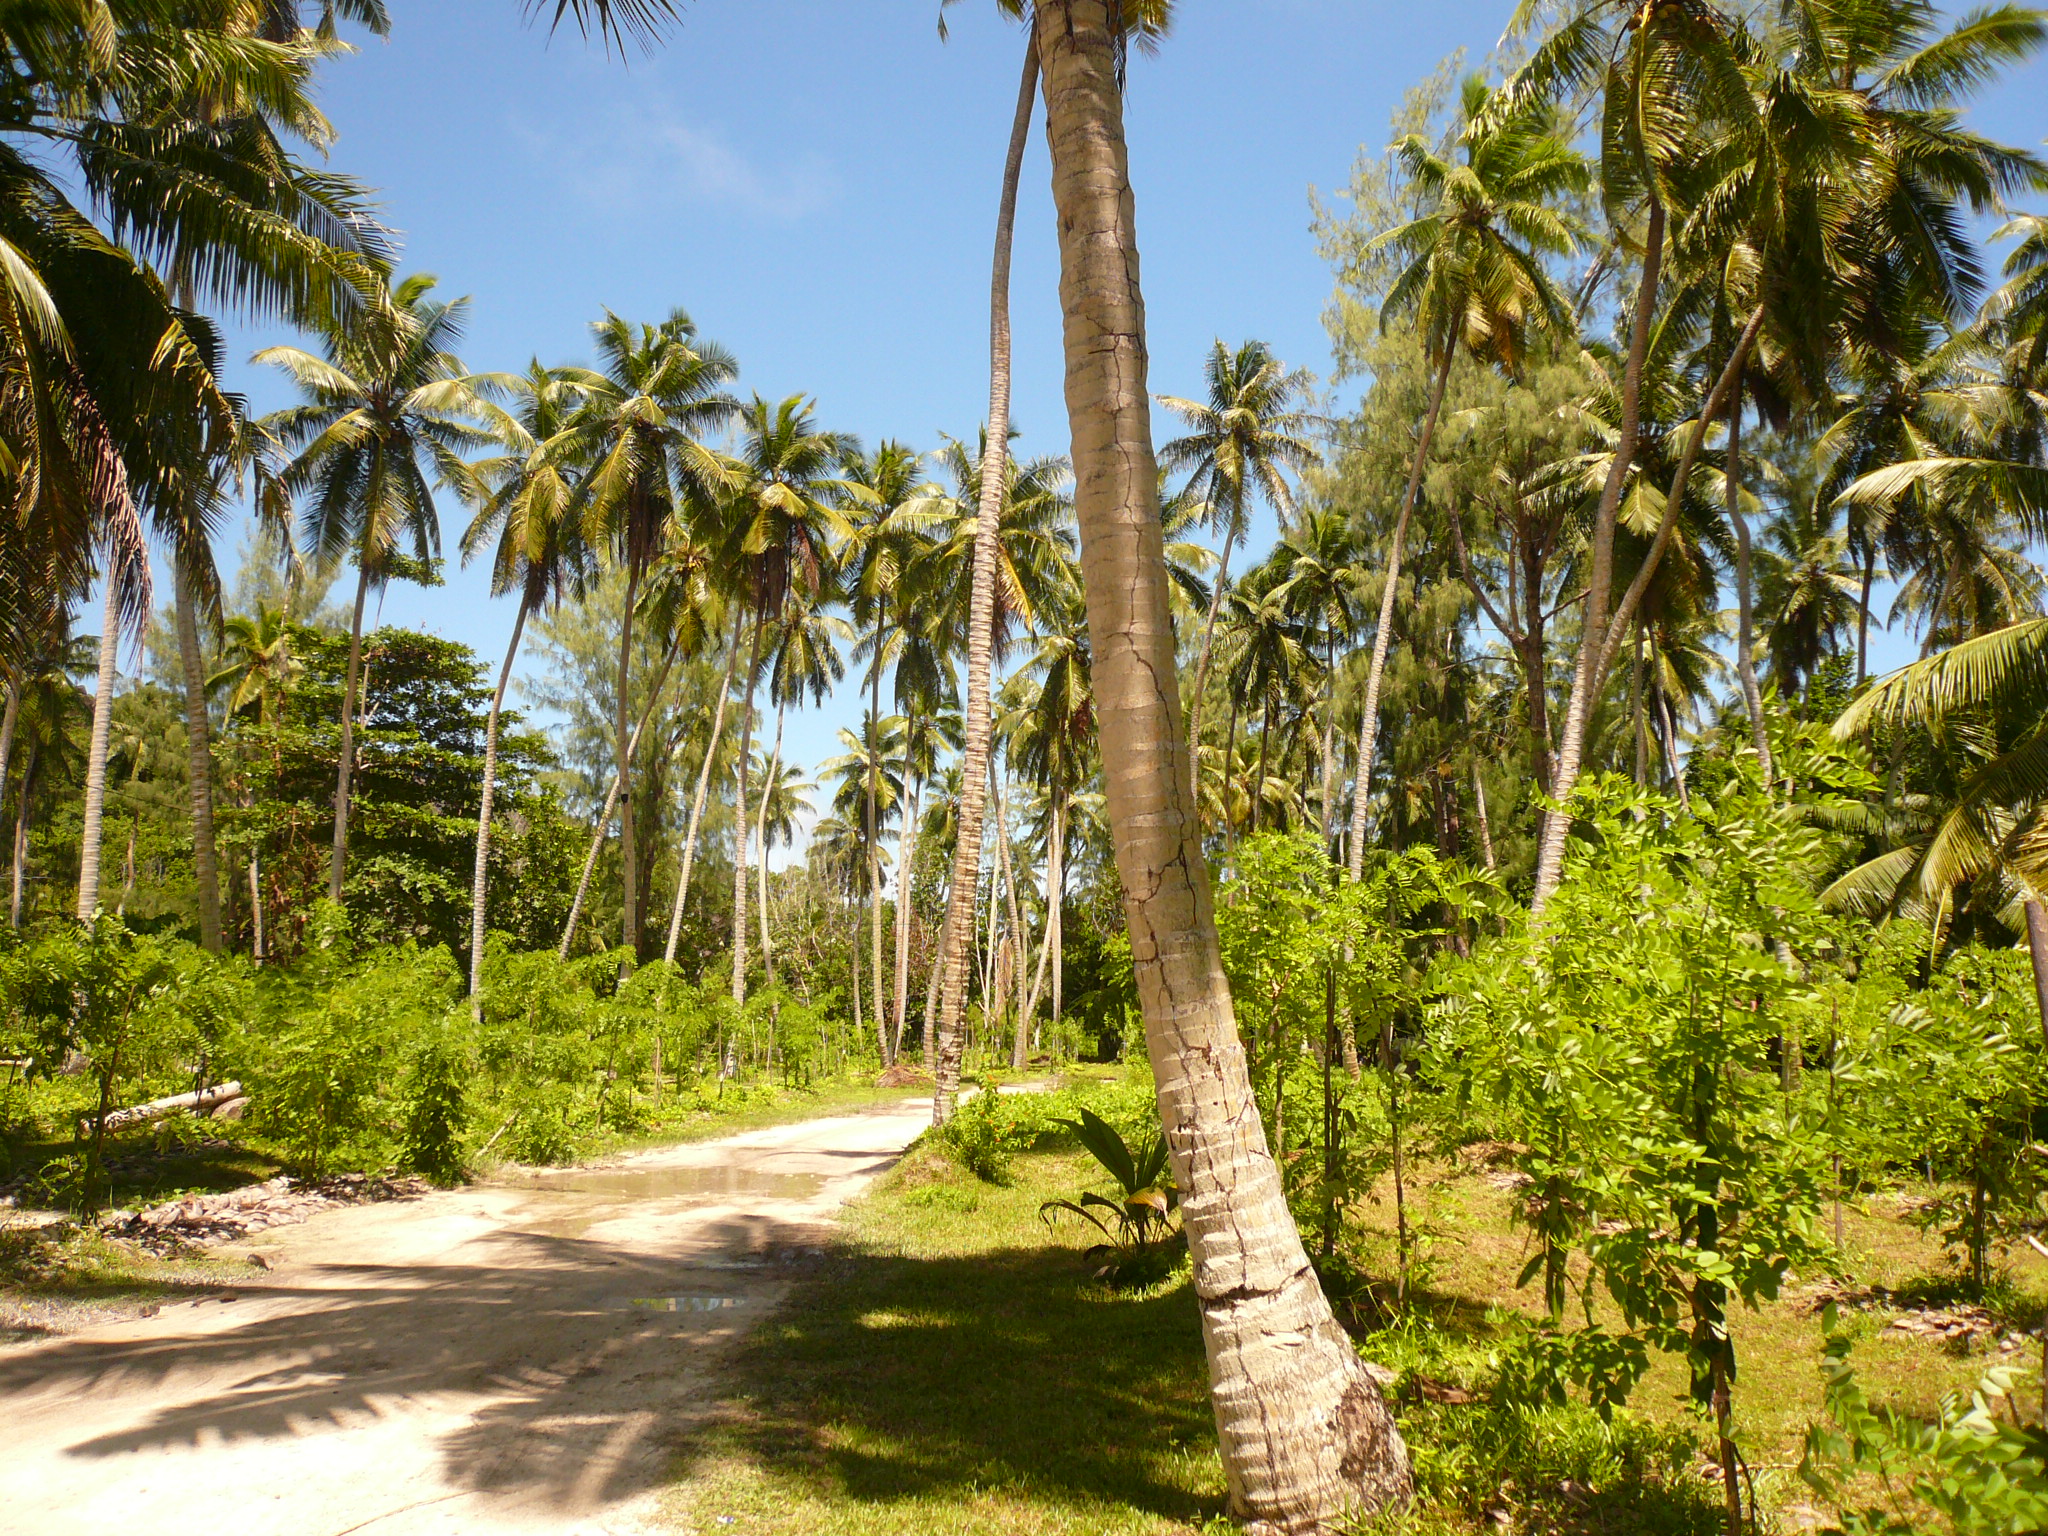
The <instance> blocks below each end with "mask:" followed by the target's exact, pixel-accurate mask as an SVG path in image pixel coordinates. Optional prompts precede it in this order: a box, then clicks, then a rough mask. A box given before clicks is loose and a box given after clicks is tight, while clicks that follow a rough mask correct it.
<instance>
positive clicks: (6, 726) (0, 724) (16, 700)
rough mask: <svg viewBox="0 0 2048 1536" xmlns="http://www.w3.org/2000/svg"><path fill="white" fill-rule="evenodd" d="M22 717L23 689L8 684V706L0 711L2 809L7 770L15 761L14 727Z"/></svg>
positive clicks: (3, 807)
mask: <svg viewBox="0 0 2048 1536" xmlns="http://www.w3.org/2000/svg"><path fill="white" fill-rule="evenodd" d="M20 719H21V689H20V688H19V687H18V686H17V685H16V684H15V683H13V682H12V681H10V682H9V683H8V684H7V708H6V710H5V711H4V712H0V810H4V809H5V808H6V805H7V770H8V768H9V767H10V766H11V765H12V764H13V762H14V728H15V725H16V724H17V723H18V722H19V721H20Z"/></svg>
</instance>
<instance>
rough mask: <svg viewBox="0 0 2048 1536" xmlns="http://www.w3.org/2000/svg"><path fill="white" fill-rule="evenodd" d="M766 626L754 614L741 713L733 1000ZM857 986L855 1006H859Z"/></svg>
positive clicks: (739, 987) (742, 995)
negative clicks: (749, 759) (750, 755)
mask: <svg viewBox="0 0 2048 1536" xmlns="http://www.w3.org/2000/svg"><path fill="white" fill-rule="evenodd" d="M767 628H768V616H767V615H766V614H765V613H762V612H760V611H759V610H758V609H756V610H755V613H754V649H753V654H752V656H751V657H750V658H749V659H748V661H747V703H746V709H745V710H744V711H743V712H742V713H741V715H740V764H739V791H738V795H737V798H735V799H734V801H733V805H734V807H735V809H736V812H737V816H736V820H735V823H734V827H733V842H734V844H735V847H734V851H733V861H732V1000H733V1002H735V1003H744V1002H745V1001H746V1000H747V753H748V752H750V751H751V750H753V745H754V695H755V694H756V693H758V692H759V691H760V688H761V637H762V634H763V632H764V631H765V630H766V629H767ZM858 994H859V988H858V987H856V988H855V1001H854V1006H855V1007H856V1008H858V1007H859V1006H860V1002H859V995H858Z"/></svg>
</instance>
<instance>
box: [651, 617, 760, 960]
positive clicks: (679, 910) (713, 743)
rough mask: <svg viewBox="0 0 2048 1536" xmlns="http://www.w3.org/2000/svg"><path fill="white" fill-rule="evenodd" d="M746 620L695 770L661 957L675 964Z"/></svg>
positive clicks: (738, 621) (736, 629)
mask: <svg viewBox="0 0 2048 1536" xmlns="http://www.w3.org/2000/svg"><path fill="white" fill-rule="evenodd" d="M745 622H746V617H745V613H744V610H743V611H742V612H741V614H740V616H738V617H736V618H735V619H734V620H733V625H732V645H731V648H730V650H729V652H728V653H727V655H726V659H725V677H724V679H723V680H722V681H721V682H720V683H719V685H718V707H717V708H716V709H715V710H713V711H712V713H711V739H710V740H709V741H708V742H706V743H705V746H704V763H703V766H702V767H700V768H699V769H698V770H697V794H696V797H695V798H694V799H692V800H691V801H690V825H689V828H688V829H687V830H686V831H685V832H684V833H683V868H682V873H681V874H679V875H678V876H677V877H676V904H675V907H674V909H673V910H672V911H670V913H669V915H668V943H667V944H666V945H664V946H663V948H662V951H661V958H662V959H663V960H665V961H667V962H668V963H669V964H671V965H673V964H675V959H676V940H677V939H678V938H679V937H680V936H681V934H682V931H683V899H684V898H685V897H686V896H688V895H689V894H690V866H691V865H692V864H694V863H695V862H696V860H697V829H698V828H699V827H700V826H702V825H703V823H704V803H705V798H706V797H707V796H708V795H709V793H710V791H711V769H712V766H713V765H714V764H715V763H716V762H717V761H718V743H719V741H720V740H721V739H722V737H723V734H724V731H725V705H726V700H727V698H728V697H729V696H730V695H731V693H732V678H733V674H734V673H735V672H737V671H738V670H739V665H740V627H741V626H742V625H743V624H744V623H745Z"/></svg>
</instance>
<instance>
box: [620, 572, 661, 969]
mask: <svg viewBox="0 0 2048 1536" xmlns="http://www.w3.org/2000/svg"><path fill="white" fill-rule="evenodd" d="M639 598H640V567H639V564H638V563H637V562H634V563H631V564H630V565H629V567H628V569H627V572H626V613H625V620H624V622H623V623H622V624H621V625H620V626H619V687H618V700H617V704H618V712H617V713H618V718H617V722H616V726H617V729H616V732H615V734H614V737H613V739H614V740H615V741H617V742H618V745H619V868H620V871H621V877H622V880H623V890H622V895H623V898H624V907H625V910H624V913H623V916H622V919H621V922H620V925H619V926H620V937H621V939H622V940H623V941H624V943H625V945H626V947H627V948H628V949H630V950H632V951H633V953H634V956H635V957H636V958H637V957H638V955H639V953H640V921H639V919H640V864H639V860H638V858H637V857H636V855H637V853H638V850H637V849H636V848H635V847H634V841H633V748H634V746H635V745H636V743H637V742H638V739H639V733H638V732H634V733H633V734H631V735H628V734H627V731H626V720H627V717H628V716H629V715H630V714H631V712H632V699H631V697H630V696H629V690H628V684H629V683H630V682H631V680H632V667H633V607H634V605H635V604H636V603H637V602H638V601H639ZM656 691H657V692H659V690H658V689H657V690H656Z"/></svg>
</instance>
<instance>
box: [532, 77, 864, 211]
mask: <svg viewBox="0 0 2048 1536" xmlns="http://www.w3.org/2000/svg"><path fill="white" fill-rule="evenodd" d="M513 131H514V133H515V134H516V135H517V136H518V137H520V138H523V139H524V140H526V142H527V145H528V148H529V150H530V151H531V152H532V154H533V155H534V157H535V158H536V160H538V161H539V162H540V164H541V165H543V166H544V167H545V168H547V169H548V170H549V171H551V172H552V173H553V174H554V175H555V176H556V177H557V178H559V179H560V180H561V181H562V182H563V183H565V184H566V185H567V186H568V188H569V189H570V191H571V192H572V193H573V194H574V195H575V196H577V197H578V198H580V199H582V200H583V201H585V202H588V203H591V204H594V205H601V206H609V207H614V208H627V207H630V206H632V204H634V203H635V202H637V201H640V200H642V199H645V198H648V197H682V198H688V199H692V200H695V201H700V202H706V203H715V204H720V205H723V206H725V207H728V208H732V209H736V210H738V211H739V212H742V213H746V214H750V215H752V216H754V217H756V218H761V219H768V220H772V221H774V222H777V223H794V222H796V221H797V220H800V219H803V218H806V217H808V216H810V215H811V214H814V213H818V212H821V211H823V210H824V209H826V208H828V207H830V206H831V205H832V204H833V203H835V202H836V201H837V200H838V198H839V194H840V189H841V183H840V179H839V176H838V175H837V173H836V172H835V171H834V169H833V168H832V166H831V165H830V164H829V163H828V162H826V161H825V160H824V159H822V158H821V157H819V156H817V155H809V154H807V155H804V156H802V157H800V158H799V159H797V160H794V161H791V162H787V163H783V164H779V165H768V164H763V163H762V162H761V161H759V160H758V159H756V158H755V157H753V156H751V155H749V154H747V153H746V152H745V151H744V150H742V149H740V148H737V147H735V146H734V145H733V144H732V143H731V141H730V140H728V139H727V138H726V136H725V135H724V134H722V133H720V132H719V131H718V130H716V129H714V128H701V127H697V126H695V125H693V124H690V123H686V122H684V121H682V120H681V119H680V118H678V117H676V116H675V115H674V114H673V113H672V112H670V111H668V110H667V109H666V108H656V109H654V110H651V111H650V110H635V109H633V108H630V107H627V106H624V105H620V106H616V107H613V108H612V109H610V110H609V111H607V112H605V113H603V114H602V115H601V116H599V117H597V118H595V119H594V120H592V121H590V122H589V123H588V124H587V125H585V126H584V129H583V131H582V132H579V133H576V134H574V135H573V136H571V135H569V134H563V133H558V132H552V131H550V130H548V129H547V128H544V127H543V128H538V129H536V128H534V127H532V126H531V125H521V126H519V127H516V128H515V129H514V130H513Z"/></svg>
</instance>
